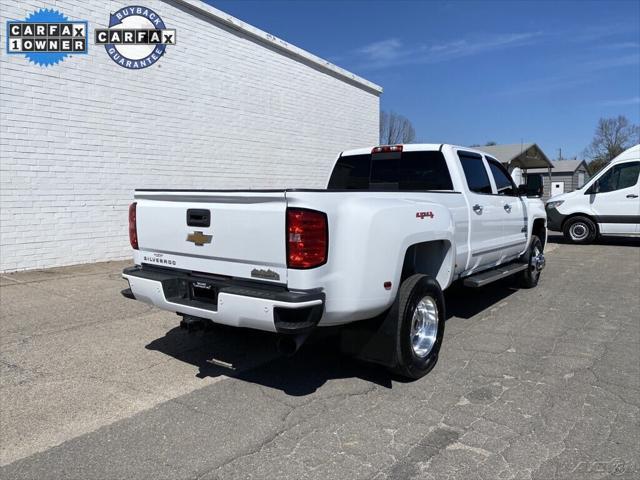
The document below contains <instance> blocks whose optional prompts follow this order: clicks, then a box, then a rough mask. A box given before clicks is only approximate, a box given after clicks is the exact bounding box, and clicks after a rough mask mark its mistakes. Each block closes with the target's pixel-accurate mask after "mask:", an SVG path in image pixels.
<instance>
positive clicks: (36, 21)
mask: <svg viewBox="0 0 640 480" xmlns="http://www.w3.org/2000/svg"><path fill="white" fill-rule="evenodd" d="M87 30H88V28H87V22H86V21H79V20H69V19H68V18H67V17H66V16H64V15H63V14H62V13H60V12H58V11H56V10H49V9H44V8H42V9H40V10H38V11H36V12H33V13H32V14H31V15H29V16H28V17H27V18H26V19H25V20H8V21H7V53H10V54H18V55H25V56H26V57H27V58H28V59H29V61H31V62H33V63H35V64H36V65H41V66H43V67H48V66H49V65H55V64H56V63H58V62H60V61H62V60H64V59H65V57H66V56H67V55H70V54H78V53H87Z"/></svg>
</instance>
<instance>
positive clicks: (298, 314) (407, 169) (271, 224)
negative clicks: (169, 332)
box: [122, 144, 547, 378]
mask: <svg viewBox="0 0 640 480" xmlns="http://www.w3.org/2000/svg"><path fill="white" fill-rule="evenodd" d="M327 185H328V186H327V188H326V189H322V190H308V189H304V190H302V189H293V190H259V191H258V190H246V191H227V190H136V192H135V202H134V203H133V204H132V205H131V207H130V209H129V236H130V240H131V245H132V247H133V249H134V262H135V266H133V267H130V268H127V269H125V270H124V272H123V277H124V278H125V279H126V280H127V281H128V282H129V288H128V289H126V290H123V292H122V293H123V295H124V296H125V297H128V298H133V299H136V300H140V301H143V302H146V303H149V304H152V305H155V306H157V307H159V308H162V309H164V310H169V311H172V312H177V313H178V314H179V315H182V316H183V320H182V325H183V326H185V325H186V326H189V325H191V324H194V323H203V322H214V323H219V324H226V325H231V326H235V327H246V328H252V329H258V330H265V331H268V332H274V333H276V334H277V335H278V344H279V347H280V349H281V350H282V351H284V352H287V353H293V352H295V351H296V350H297V349H298V347H299V346H300V345H301V344H302V342H303V341H304V340H305V339H306V337H307V336H308V335H309V334H310V333H311V332H312V331H313V330H315V329H316V328H318V327H329V326H336V325H342V326H343V328H342V332H343V333H345V335H344V336H343V345H345V349H346V350H347V351H350V353H355V354H356V355H357V356H359V357H360V358H364V359H366V360H369V361H373V362H378V363H380V364H383V365H386V366H387V367H389V368H391V369H392V370H393V371H395V372H397V373H399V374H401V375H403V376H406V377H410V378H419V377H421V376H422V375H424V374H425V373H427V372H428V371H429V370H430V369H431V368H432V367H433V365H434V364H435V362H436V361H437V358H438V352H439V350H440V346H441V343H442V339H443V335H444V323H445V303H444V296H443V293H442V292H443V290H445V289H446V288H447V287H449V286H450V285H451V284H452V283H453V282H455V281H457V280H461V281H462V282H463V283H464V284H465V285H466V286H469V287H480V286H483V285H485V284H487V283H490V282H493V281H495V280H498V279H501V278H504V277H507V276H510V275H515V276H517V277H518V278H519V280H520V283H521V285H523V286H524V287H533V286H535V285H536V284H537V283H538V278H539V275H540V272H541V270H542V269H543V268H544V265H545V260H544V254H543V249H544V245H545V242H546V239H547V234H546V214H545V209H544V205H543V203H542V202H541V201H540V200H539V199H533V198H527V197H526V196H525V195H524V192H522V188H520V189H519V188H518V187H517V186H516V185H515V184H514V183H513V180H512V179H511V177H510V176H509V174H508V173H507V171H506V170H505V169H504V167H503V166H502V165H501V164H500V163H499V162H498V161H497V160H495V159H494V158H491V157H490V156H488V155H487V154H485V153H483V152H481V151H478V150H474V149H470V148H464V147H456V146H452V145H440V144H415V145H391V146H381V147H374V148H363V149H358V150H350V151H345V152H343V153H342V154H341V155H340V156H339V158H338V159H337V161H336V164H335V167H334V169H333V172H332V173H331V176H330V178H329V179H328V182H327ZM354 332H355V333H354ZM345 339H346V340H345ZM356 340H357V341H356ZM356 344H357V345H358V346H357V347H356V346H355V345H356Z"/></svg>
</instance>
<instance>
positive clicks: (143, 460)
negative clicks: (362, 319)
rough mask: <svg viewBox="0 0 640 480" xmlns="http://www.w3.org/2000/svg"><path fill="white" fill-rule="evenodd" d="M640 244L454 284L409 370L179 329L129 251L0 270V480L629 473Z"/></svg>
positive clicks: (260, 337)
mask: <svg viewBox="0 0 640 480" xmlns="http://www.w3.org/2000/svg"><path fill="white" fill-rule="evenodd" d="M639 246H640V242H638V241H635V240H625V241H622V240H620V241H617V240H615V241H604V242H601V243H600V244H597V245H590V246H575V245H567V244H563V243H562V242H561V241H559V240H558V239H557V238H556V239H555V241H552V242H551V243H550V245H549V248H548V254H547V268H546V270H545V271H544V272H543V276H542V279H541V282H540V285H539V286H538V288H536V289H533V290H516V289H514V288H511V286H510V284H509V283H508V282H505V283H501V284H499V285H494V286H490V287H486V288H484V289H481V290H466V289H462V288H454V289H452V290H451V291H450V292H448V293H447V302H448V308H449V318H448V320H447V324H446V332H445V341H444V345H443V349H442V351H441V355H440V360H439V363H438V365H437V366H436V368H435V369H434V370H433V371H432V372H431V373H430V374H429V375H427V376H426V377H425V378H423V379H421V380H419V381H416V382H413V383H405V382H400V381H397V380H396V379H394V378H392V377H390V376H389V375H388V374H387V373H386V372H385V371H384V370H382V369H380V368H378V367H375V366H369V365H365V364H361V363H359V362H356V361H354V360H351V359H348V358H344V357H341V356H340V355H338V353H337V352H336V351H335V350H334V349H333V348H331V347H330V346H329V347H328V346H327V345H325V344H324V343H320V344H316V345H310V346H308V347H307V348H305V349H303V350H302V351H301V352H300V353H299V354H298V355H296V356H294V357H292V358H282V357H280V356H279V355H278V354H277V353H276V352H275V349H274V345H273V339H272V337H271V336H268V335H265V334H260V333H251V332H244V331H234V330H226V329H220V330H216V331H213V332H207V333H197V334H191V335H189V334H187V333H186V332H184V331H182V330H180V329H179V328H178V320H179V318H178V317H177V316H175V315H173V314H169V313H167V312H161V311H157V310H155V309H153V308H151V307H147V306H145V305H143V304H141V303H138V302H133V301H130V300H126V299H124V298H122V297H121V296H120V294H119V291H120V289H121V288H124V286H125V283H124V282H123V280H122V279H121V278H120V274H119V272H120V270H121V268H122V267H123V266H124V265H126V263H115V262H111V263H103V264H93V265H86V266H79V267H69V268H59V269H51V270H46V271H39V272H25V273H18V274H11V275H4V276H2V283H1V287H0V295H1V297H0V298H1V314H2V317H1V321H0V342H1V350H0V368H1V375H0V408H1V411H0V421H1V424H0V432H1V433H0V440H1V445H0V446H1V452H0V465H2V467H0V477H1V478H3V479H13V478H29V479H35V478H38V479H53V478H55V479H60V478H73V479H111V478H136V479H141V478H154V479H160V478H171V479H177V478H192V479H229V478H238V479H240V478H242V479H244V478H291V479H302V478H321V479H323V480H327V479H356V478H357V479H359V478H363V479H364V478H371V479H386V478H394V479H409V478H420V479H447V478H461V479H468V478H471V479H505V480H506V479H511V478H513V479H529V478H531V479H541V480H542V479H543V480H550V479H556V478H558V479H563V478H567V479H591V478H594V479H596V478H638V475H639V472H640V470H639V468H640V467H639V465H638V452H639V451H640V428H639V424H638V420H639V418H640V415H639V413H640V412H639V408H640V300H639V296H638V294H639V292H640V275H639V272H640V248H638V247H639Z"/></svg>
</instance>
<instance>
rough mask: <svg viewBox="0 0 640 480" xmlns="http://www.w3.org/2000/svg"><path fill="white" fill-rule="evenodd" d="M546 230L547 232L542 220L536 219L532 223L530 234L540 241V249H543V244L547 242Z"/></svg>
mask: <svg viewBox="0 0 640 480" xmlns="http://www.w3.org/2000/svg"><path fill="white" fill-rule="evenodd" d="M546 230H547V227H546V226H545V224H544V219H543V218H538V219H536V220H534V221H533V227H532V229H531V234H532V235H535V236H536V237H538V238H539V239H540V241H541V242H542V248H544V244H545V243H546V241H547V235H546Z"/></svg>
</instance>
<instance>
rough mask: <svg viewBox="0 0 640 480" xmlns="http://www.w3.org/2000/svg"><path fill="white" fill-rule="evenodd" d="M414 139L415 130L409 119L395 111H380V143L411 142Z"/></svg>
mask: <svg viewBox="0 0 640 480" xmlns="http://www.w3.org/2000/svg"><path fill="white" fill-rule="evenodd" d="M415 139H416V130H415V129H414V128H413V125H412V124H411V120H409V119H408V118H406V117H403V116H402V115H398V114H397V113H395V112H385V111H381V112H380V144H381V145H394V144H396V143H411V142H413V141H414V140H415Z"/></svg>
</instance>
